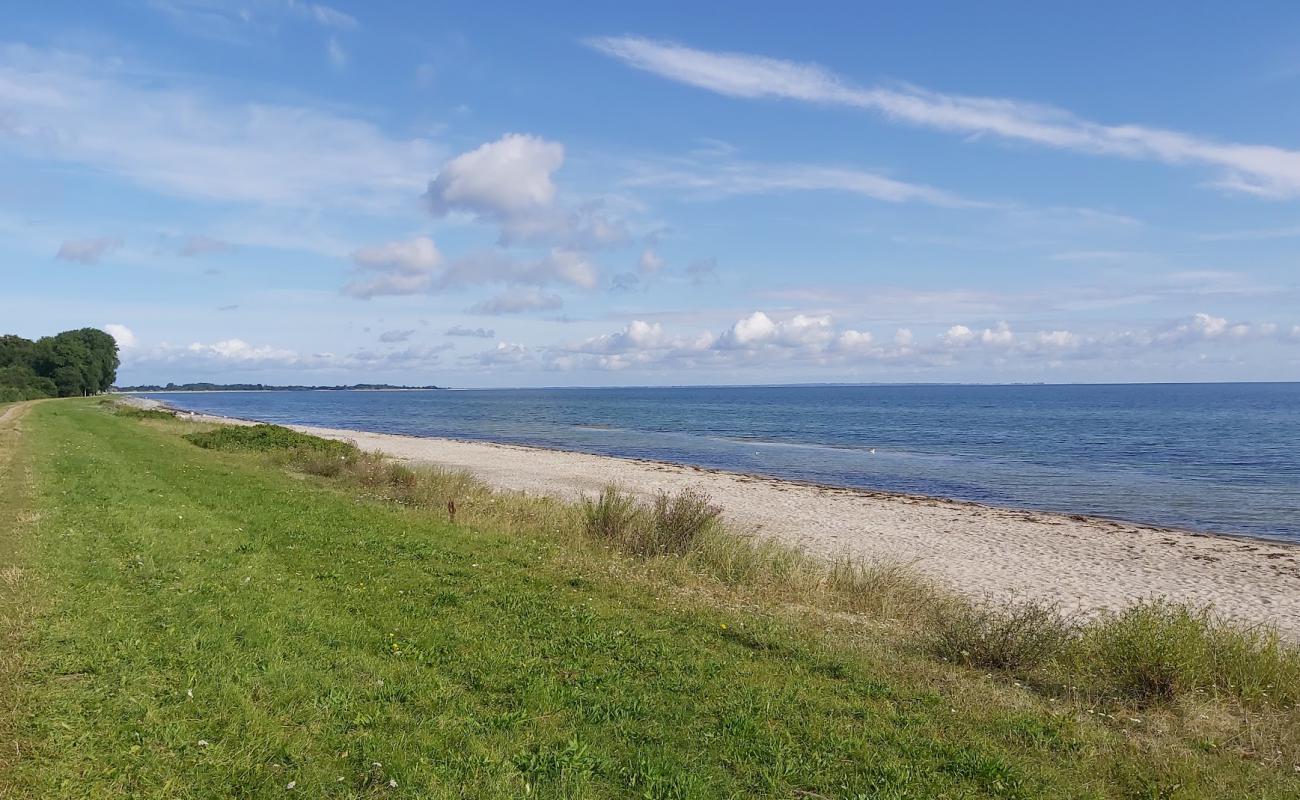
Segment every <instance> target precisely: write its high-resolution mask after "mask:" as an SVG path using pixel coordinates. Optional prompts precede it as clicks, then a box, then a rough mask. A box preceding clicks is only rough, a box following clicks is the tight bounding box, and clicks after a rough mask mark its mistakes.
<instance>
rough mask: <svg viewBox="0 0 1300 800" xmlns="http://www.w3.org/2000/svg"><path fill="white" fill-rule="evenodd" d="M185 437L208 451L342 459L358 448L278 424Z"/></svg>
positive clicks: (231, 427)
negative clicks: (305, 454) (308, 454)
mask: <svg viewBox="0 0 1300 800" xmlns="http://www.w3.org/2000/svg"><path fill="white" fill-rule="evenodd" d="M185 438H186V440H188V441H189V442H191V443H192V444H196V445H198V446H199V447H203V448H206V449H208V450H237V451H238V450H242V451H258V452H274V451H291V452H293V453H299V454H301V453H303V452H305V451H312V452H316V453H320V454H325V455H332V456H335V457H338V458H341V459H347V458H354V457H356V455H357V452H358V451H357V447H356V445H354V444H352V443H351V442H340V441H337V440H335V439H322V438H321V437H319V436H310V435H308V434H305V433H299V432H298V431H295V430H290V429H289V428H285V427H281V426H279V425H248V426H243V425H224V426H222V427H220V428H214V429H212V430H210V431H201V432H199V433H191V434H188V435H186V437H185Z"/></svg>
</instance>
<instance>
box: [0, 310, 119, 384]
mask: <svg viewBox="0 0 1300 800" xmlns="http://www.w3.org/2000/svg"><path fill="white" fill-rule="evenodd" d="M119 363H120V361H119V359H118V354H117V341H116V340H115V339H114V338H113V337H112V336H110V335H108V334H107V333H105V332H104V331H101V330H99V329H98V328H81V329H79V330H75V331H64V332H63V333H60V334H57V335H55V336H45V337H42V338H41V339H39V340H37V341H35V342H32V341H30V340H28V339H24V338H22V337H21V336H0V402H10V401H13V400H30V399H35V398H38V397H53V396H56V395H57V396H59V397H71V396H75V395H83V394H92V393H97V392H103V391H107V390H108V389H109V387H111V386H112V385H113V382H114V381H115V380H117V367H118V365H119Z"/></svg>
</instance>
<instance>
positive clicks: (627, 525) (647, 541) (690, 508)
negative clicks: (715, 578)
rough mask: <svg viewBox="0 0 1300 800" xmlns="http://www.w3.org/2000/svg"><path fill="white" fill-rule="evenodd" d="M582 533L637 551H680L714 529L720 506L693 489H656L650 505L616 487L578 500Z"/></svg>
mask: <svg viewBox="0 0 1300 800" xmlns="http://www.w3.org/2000/svg"><path fill="white" fill-rule="evenodd" d="M582 508H583V519H584V521H585V527H586V530H587V534H588V535H589V536H591V537H593V538H595V539H599V540H601V541H604V542H608V543H610V544H613V545H615V546H617V547H619V548H620V549H622V550H624V551H626V552H628V553H631V554H633V555H637V556H643V557H652V556H664V555H678V556H680V555H685V554H687V553H688V552H690V551H692V550H693V549H696V548H697V546H698V545H699V542H700V539H701V537H702V536H703V535H704V534H706V533H708V532H710V531H712V530H714V529H715V528H716V526H717V522H718V517H719V516H720V515H721V513H722V509H720V508H718V507H717V506H715V505H714V504H713V503H712V501H711V500H710V499H709V496H708V495H706V494H703V493H702V492H699V491H696V490H695V489H684V490H682V491H680V492H678V493H676V494H669V493H667V492H660V493H659V494H657V495H655V497H654V500H653V501H651V503H650V505H648V506H647V505H644V504H642V503H640V502H638V501H637V500H636V498H635V497H633V496H632V495H630V494H628V493H627V492H624V491H622V490H620V489H618V488H616V487H612V486H610V487H606V488H605V489H603V490H601V492H600V494H599V495H598V496H597V497H596V499H595V500H591V499H590V498H588V499H585V500H584V501H583V506H582Z"/></svg>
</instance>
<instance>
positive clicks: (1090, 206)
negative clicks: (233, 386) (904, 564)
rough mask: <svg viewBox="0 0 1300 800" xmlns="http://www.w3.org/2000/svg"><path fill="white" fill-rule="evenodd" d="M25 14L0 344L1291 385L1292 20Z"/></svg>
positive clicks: (825, 14)
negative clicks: (64, 340)
mask: <svg viewBox="0 0 1300 800" xmlns="http://www.w3.org/2000/svg"><path fill="white" fill-rule="evenodd" d="M709 5H710V7H709V8H701V7H700V4H698V3H690V4H688V3H656V4H646V5H644V6H642V7H637V8H633V7H630V4H610V3H602V4H590V5H581V4H576V3H573V4H563V6H562V7H542V6H540V5H539V4H527V3H494V4H482V3H480V4H464V5H458V4H453V3H425V2H420V3H397V2H389V3H366V4H362V3H347V2H343V0H338V2H334V3H331V4H329V5H325V4H317V3H309V2H303V1H302V0H243V1H242V2H227V1H226V0H134V1H133V2H111V1H109V2H104V3H98V4H85V3H71V2H46V3H41V4H34V3H33V4H22V7H20V8H17V9H15V10H11V11H10V12H9V13H8V15H7V19H6V25H5V29H4V31H3V33H2V34H0V175H3V180H0V232H2V233H3V236H0V264H3V267H0V269H2V270H3V272H4V286H5V288H4V291H3V293H2V294H0V328H3V329H4V330H5V331H6V332H10V331H12V332H16V333H20V334H23V335H27V336H36V335H40V334H43V333H47V332H53V331H57V330H60V329H63V328H69V327H80V326H82V325H87V324H90V325H97V326H101V327H104V328H105V329H106V330H109V331H110V332H112V333H113V334H114V335H115V336H117V337H118V340H119V344H120V345H121V346H122V350H123V361H124V364H123V368H122V370H121V372H120V377H121V379H122V380H123V381H124V382H159V381H162V382H165V381H168V380H174V381H187V380H214V381H261V382H307V383H336V382H354V381H364V382H377V381H388V382H397V383H420V384H423V383H438V384H446V385H455V386H521V385H613V384H690V383H775V382H818V381H833V382H839V381H985V382H1002V381H1052V382H1069V381H1088V382H1091V381H1144V380H1162V381H1164V380H1169V381H1194V380H1297V379H1300V263H1297V257H1296V254H1297V253H1298V252H1300V102H1297V101H1298V100H1300V7H1298V6H1296V5H1295V4H1294V3H1274V4H1270V3H1256V4H1252V6H1251V13H1249V14H1245V13H1242V12H1241V10H1240V8H1239V7H1235V6H1233V5H1232V4H1227V3H1223V4H1198V5H1197V6H1195V7H1191V6H1189V4H1186V3H1155V2H1152V3H1147V4H1143V5H1142V7H1141V9H1140V10H1135V9H1134V7H1133V6H1132V4H1120V3H1108V2H1101V3H1092V4H1088V5H1087V6H1086V7H1076V8H1070V9H1067V8H1065V7H1052V6H1050V5H1048V6H1043V5H1041V4H1024V3H988V4H972V3H908V4H893V5H884V4H872V5H870V6H868V5H866V4H861V3H842V4H833V3H832V4H827V3H805V4H800V5H799V6H798V7H797V8H795V7H792V6H790V5H789V4H788V3H787V4H776V3H770V4H769V3H753V2H749V3H744V4H739V3H737V4H709Z"/></svg>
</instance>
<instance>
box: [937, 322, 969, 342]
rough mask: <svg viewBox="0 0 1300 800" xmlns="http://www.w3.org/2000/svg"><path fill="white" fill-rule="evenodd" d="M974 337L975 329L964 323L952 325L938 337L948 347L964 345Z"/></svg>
mask: <svg viewBox="0 0 1300 800" xmlns="http://www.w3.org/2000/svg"><path fill="white" fill-rule="evenodd" d="M975 338H976V337H975V331H973V330H971V329H970V328H967V327H966V326H965V325H953V326H952V327H951V328H949V329H948V330H947V331H945V332H944V334H943V335H942V336H940V337H939V341H940V342H942V343H943V344H945V345H947V346H948V347H965V346H966V345H968V344H970V343H971V342H974V341H975Z"/></svg>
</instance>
